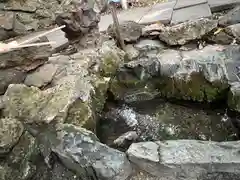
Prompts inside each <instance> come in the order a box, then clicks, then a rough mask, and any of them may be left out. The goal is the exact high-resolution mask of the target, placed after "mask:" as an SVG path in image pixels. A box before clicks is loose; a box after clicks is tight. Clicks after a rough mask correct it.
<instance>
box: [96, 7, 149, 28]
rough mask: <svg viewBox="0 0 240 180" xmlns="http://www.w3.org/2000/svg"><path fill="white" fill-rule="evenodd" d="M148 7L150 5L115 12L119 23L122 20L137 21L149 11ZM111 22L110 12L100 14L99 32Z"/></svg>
mask: <svg viewBox="0 0 240 180" xmlns="http://www.w3.org/2000/svg"><path fill="white" fill-rule="evenodd" d="M150 9H151V7H143V8H135V9H129V10H125V11H121V12H120V13H118V14H117V16H118V20H119V22H120V23H121V22H123V21H135V22H139V21H140V19H141V18H142V17H143V16H144V15H145V14H147V13H148V12H149V11H150ZM112 23H113V19H112V15H111V14H107V15H104V16H101V20H100V22H99V30H100V31H101V32H103V31H106V30H107V28H108V26H109V25H110V24H112Z"/></svg>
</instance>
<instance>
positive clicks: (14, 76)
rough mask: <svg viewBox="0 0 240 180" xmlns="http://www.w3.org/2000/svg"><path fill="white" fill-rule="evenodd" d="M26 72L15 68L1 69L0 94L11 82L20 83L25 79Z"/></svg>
mask: <svg viewBox="0 0 240 180" xmlns="http://www.w3.org/2000/svg"><path fill="white" fill-rule="evenodd" d="M25 77H26V73H24V72H22V71H18V70H15V69H6V70H1V71H0V94H4V93H5V91H6V90H7V88H8V85H9V84H20V83H22V82H23V81H24V79H25Z"/></svg>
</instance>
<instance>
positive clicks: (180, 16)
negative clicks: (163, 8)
mask: <svg viewBox="0 0 240 180" xmlns="http://www.w3.org/2000/svg"><path fill="white" fill-rule="evenodd" d="M211 16H212V13H211V9H210V8H209V5H208V4H207V3H205V4H198V5H195V6H190V7H186V8H181V9H177V10H174V11H173V15H172V20H171V24H178V23H181V22H185V21H188V20H196V19H199V18H206V17H211Z"/></svg>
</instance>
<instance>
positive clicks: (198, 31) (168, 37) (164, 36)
mask: <svg viewBox="0 0 240 180" xmlns="http://www.w3.org/2000/svg"><path fill="white" fill-rule="evenodd" d="M216 27H217V21H215V20H209V19H198V20H193V21H188V22H184V23H181V24H177V25H175V26H172V27H166V28H163V29H162V31H161V32H160V33H159V39H160V40H162V41H164V42H166V43H167V44H169V45H183V44H186V43H187V42H189V41H191V40H195V39H200V38H201V37H202V36H203V35H205V34H207V33H209V32H210V31H212V30H213V29H214V28H216Z"/></svg>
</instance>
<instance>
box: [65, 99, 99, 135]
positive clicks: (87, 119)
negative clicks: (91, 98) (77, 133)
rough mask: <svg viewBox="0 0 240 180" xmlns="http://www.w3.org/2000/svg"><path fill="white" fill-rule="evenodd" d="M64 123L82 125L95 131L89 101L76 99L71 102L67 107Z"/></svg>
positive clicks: (93, 116) (93, 117) (94, 122)
mask: <svg viewBox="0 0 240 180" xmlns="http://www.w3.org/2000/svg"><path fill="white" fill-rule="evenodd" d="M65 123H69V124H73V125H76V126H80V127H84V128H86V129H88V130H91V131H93V132H95V131H96V119H95V115H94V114H93V110H92V105H91V104H90V102H82V101H81V100H76V101H75V102H74V103H72V105H71V107H69V110H68V115H67V118H66V121H65Z"/></svg>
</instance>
